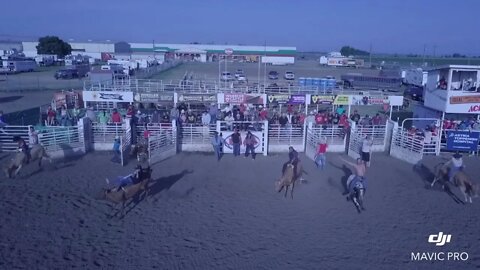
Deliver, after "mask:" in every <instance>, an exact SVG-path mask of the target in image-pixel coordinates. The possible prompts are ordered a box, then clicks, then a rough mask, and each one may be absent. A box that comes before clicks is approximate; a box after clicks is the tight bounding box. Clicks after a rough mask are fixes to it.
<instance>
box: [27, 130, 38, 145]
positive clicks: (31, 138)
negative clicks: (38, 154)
mask: <svg viewBox="0 0 480 270" xmlns="http://www.w3.org/2000/svg"><path fill="white" fill-rule="evenodd" d="M37 144H38V133H37V132H36V131H35V128H34V127H33V126H30V127H29V128H28V145H29V147H30V148H32V147H33V146H34V145H37Z"/></svg>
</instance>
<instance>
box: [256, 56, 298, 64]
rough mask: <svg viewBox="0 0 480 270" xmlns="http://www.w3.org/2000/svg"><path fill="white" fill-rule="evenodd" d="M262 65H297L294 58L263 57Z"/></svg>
mask: <svg viewBox="0 0 480 270" xmlns="http://www.w3.org/2000/svg"><path fill="white" fill-rule="evenodd" d="M262 64H270V65H273V66H285V65H293V64H295V57H293V56H262Z"/></svg>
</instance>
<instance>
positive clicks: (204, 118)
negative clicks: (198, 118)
mask: <svg viewBox="0 0 480 270" xmlns="http://www.w3.org/2000/svg"><path fill="white" fill-rule="evenodd" d="M211 123H212V116H211V115H210V114H209V113H208V112H207V111H204V112H203V114H202V124H203V125H204V126H208V125H210V124H211Z"/></svg>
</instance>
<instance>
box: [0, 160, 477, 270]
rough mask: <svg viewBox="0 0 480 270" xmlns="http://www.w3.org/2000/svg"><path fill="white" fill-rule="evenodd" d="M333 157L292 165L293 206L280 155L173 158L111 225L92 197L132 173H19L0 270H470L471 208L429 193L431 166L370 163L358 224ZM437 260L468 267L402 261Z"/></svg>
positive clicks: (31, 169) (473, 243) (103, 166)
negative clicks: (434, 238) (319, 164)
mask: <svg viewBox="0 0 480 270" xmlns="http://www.w3.org/2000/svg"><path fill="white" fill-rule="evenodd" d="M339 156H340V155H338V154H328V156H327V159H328V167H327V168H326V170H325V171H323V172H320V171H319V170H317V169H316V168H315V166H314V164H313V162H312V161H311V160H309V159H307V158H306V157H305V156H303V155H301V159H302V161H303V163H304V167H305V171H306V172H307V173H308V174H307V175H306V176H305V178H306V180H307V181H306V183H302V184H300V185H298V186H297V188H296V189H295V192H294V199H293V200H292V199H290V198H284V197H283V194H279V193H276V192H274V181H275V180H276V178H278V176H279V175H280V168H281V165H282V163H283V162H284V161H285V160H286V155H285V154H284V155H272V156H268V157H264V156H258V157H257V160H251V159H247V158H243V157H237V158H234V157H233V156H225V157H224V158H223V159H222V160H221V161H220V162H217V161H216V160H215V158H214V156H213V155H212V154H189V153H181V154H178V155H177V156H175V157H172V158H170V159H167V160H165V161H163V162H161V163H159V164H156V165H154V167H153V169H154V172H153V179H154V180H153V182H152V183H150V186H149V195H148V196H147V197H146V198H145V199H143V200H142V199H138V200H134V201H133V202H132V203H131V204H130V205H129V206H128V208H127V211H126V215H125V216H124V217H119V216H116V217H113V218H112V217H110V216H111V215H112V214H114V213H115V211H114V210H113V209H112V206H111V205H110V204H109V203H107V202H105V201H102V200H98V199H96V197H98V193H99V191H100V190H101V188H102V187H104V186H105V185H106V184H105V180H104V179H105V178H106V177H109V178H114V177H116V176H118V175H125V174H127V173H129V172H131V170H132V168H133V167H134V165H135V164H134V162H131V163H130V164H129V165H128V166H126V167H123V168H122V167H120V165H117V164H112V163H110V162H109V159H110V156H109V155H107V154H106V153H92V154H88V155H87V156H84V157H82V158H77V159H71V160H67V161H58V162H56V163H55V164H54V165H50V164H47V165H46V166H45V167H44V169H43V170H36V167H35V166H34V165H29V166H28V168H26V169H25V171H22V172H21V175H20V177H18V178H17V179H14V180H7V179H5V176H3V175H2V178H1V180H0V209H1V213H2V221H1V223H0V239H1V243H0V269H182V270H183V269H479V268H480V247H479V246H478V243H479V241H480V234H479V232H480V230H479V226H480V219H479V213H480V199H478V198H477V200H474V202H473V204H467V205H464V204H462V203H459V202H456V201H455V200H454V198H453V197H452V196H453V195H448V194H447V193H446V192H444V191H442V190H441V188H440V187H439V186H436V187H434V188H428V182H429V181H431V178H432V175H431V168H432V167H433V165H434V164H436V163H437V162H439V160H438V159H428V160H425V162H424V165H423V166H418V167H417V168H415V169H414V168H413V167H412V166H411V165H409V164H407V163H404V162H400V161H398V160H395V159H393V158H391V157H388V156H386V155H384V154H374V155H373V165H372V167H371V169H370V170H369V171H368V172H367V176H368V179H369V187H368V191H367V193H366V202H365V206H366V208H367V210H366V211H365V212H363V213H361V214H358V213H357V211H356V209H355V207H354V205H353V204H352V203H351V202H348V201H346V199H345V197H344V196H343V195H342V193H343V192H344V186H343V182H344V181H346V177H347V176H348V175H349V174H350V171H349V169H348V168H347V167H344V166H343V165H342V162H341V161H340V159H339ZM342 156H343V157H345V158H346V156H345V155H342ZM7 158H8V157H4V158H3V160H2V161H3V162H4V163H5V162H6V160H7ZM466 164H467V172H468V174H469V175H472V176H474V175H478V174H479V173H480V168H479V167H478V166H476V164H478V159H474V158H466ZM476 180H477V181H478V179H476ZM452 190H453V192H454V193H453V194H456V195H457V196H458V197H459V198H463V196H461V194H460V192H459V191H458V190H457V189H452ZM438 232H444V233H447V234H452V240H451V243H449V244H448V245H446V246H444V247H436V246H434V245H432V244H429V243H428V242H427V239H428V235H430V234H435V233H438ZM439 251H442V252H447V251H459V252H460V251H461V252H468V254H469V259H468V261H466V262H452V261H448V262H447V261H444V262H439V261H437V262H412V261H411V252H439Z"/></svg>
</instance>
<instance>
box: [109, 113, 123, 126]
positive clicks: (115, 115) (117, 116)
mask: <svg viewBox="0 0 480 270" xmlns="http://www.w3.org/2000/svg"><path fill="white" fill-rule="evenodd" d="M111 119H112V122H113V123H115V124H119V123H122V115H121V114H120V113H119V112H117V110H113V113H112V117H111Z"/></svg>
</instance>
